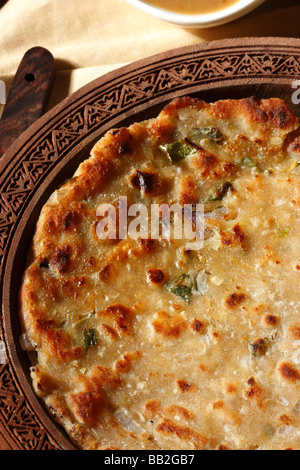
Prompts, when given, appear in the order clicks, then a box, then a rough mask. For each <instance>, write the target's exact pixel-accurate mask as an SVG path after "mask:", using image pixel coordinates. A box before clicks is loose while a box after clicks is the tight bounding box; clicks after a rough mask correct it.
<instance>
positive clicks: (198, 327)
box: [191, 318, 205, 333]
mask: <svg viewBox="0 0 300 470" xmlns="http://www.w3.org/2000/svg"><path fill="white" fill-rule="evenodd" d="M191 329H192V330H193V331H194V332H195V333H203V332H204V330H205V324H204V323H203V322H202V321H200V320H197V318H194V319H193V321H192V323H191Z"/></svg>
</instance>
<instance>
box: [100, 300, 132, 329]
mask: <svg viewBox="0 0 300 470" xmlns="http://www.w3.org/2000/svg"><path fill="white" fill-rule="evenodd" d="M104 314H105V315H108V316H110V317H112V319H113V322H114V324H115V327H116V328H117V330H118V331H119V332H120V333H121V334H130V333H131V324H132V311H131V309H130V308H129V307H126V306H125V305H122V304H116V305H110V306H109V307H107V308H106V309H105V311H104Z"/></svg>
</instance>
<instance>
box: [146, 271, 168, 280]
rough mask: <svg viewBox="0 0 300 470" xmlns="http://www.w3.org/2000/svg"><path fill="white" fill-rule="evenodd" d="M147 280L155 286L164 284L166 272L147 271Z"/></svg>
mask: <svg viewBox="0 0 300 470" xmlns="http://www.w3.org/2000/svg"><path fill="white" fill-rule="evenodd" d="M147 279H148V281H149V282H152V283H153V284H162V283H163V282H164V280H165V275H164V272H163V271H162V270H161V269H151V268H148V269H147Z"/></svg>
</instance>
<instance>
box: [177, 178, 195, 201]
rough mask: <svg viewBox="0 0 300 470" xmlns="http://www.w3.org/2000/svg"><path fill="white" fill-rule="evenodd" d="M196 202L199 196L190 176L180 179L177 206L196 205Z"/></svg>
mask: <svg viewBox="0 0 300 470" xmlns="http://www.w3.org/2000/svg"><path fill="white" fill-rule="evenodd" d="M198 201H199V196H198V191H197V189H196V184H195V181H194V179H193V178H192V177H191V176H187V177H184V178H182V179H181V182H180V196H179V204H180V205H182V206H184V205H185V204H196V203H197V202H198Z"/></svg>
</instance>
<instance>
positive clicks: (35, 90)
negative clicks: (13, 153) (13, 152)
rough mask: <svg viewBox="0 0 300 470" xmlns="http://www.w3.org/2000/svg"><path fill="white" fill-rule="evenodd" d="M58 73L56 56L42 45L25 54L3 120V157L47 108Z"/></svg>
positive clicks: (0, 136) (0, 146)
mask: <svg viewBox="0 0 300 470" xmlns="http://www.w3.org/2000/svg"><path fill="white" fill-rule="evenodd" d="M54 74H55V68H54V58H53V56H52V54H51V53H50V52H49V51H48V50H47V49H44V48H42V47H34V48H32V49H30V50H29V51H27V52H26V54H25V55H24V57H23V59H22V61H21V63H20V65H19V67H18V70H17V73H16V75H15V78H14V80H13V83H12V85H11V87H10V90H9V94H8V97H7V101H6V105H5V106H4V110H3V114H2V117H1V120H0V157H1V156H2V155H3V154H4V153H5V152H6V150H8V148H9V147H10V146H11V145H12V143H13V142H14V141H15V140H16V139H17V138H18V137H19V136H20V135H21V134H22V133H23V132H24V131H25V130H26V129H27V128H28V127H29V126H30V125H31V124H33V123H34V122H35V121H36V120H37V119H38V118H39V117H40V116H41V115H42V114H43V112H44V111H45V107H46V104H47V101H48V97H49V92H50V89H51V86H52V83H53V79H54Z"/></svg>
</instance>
